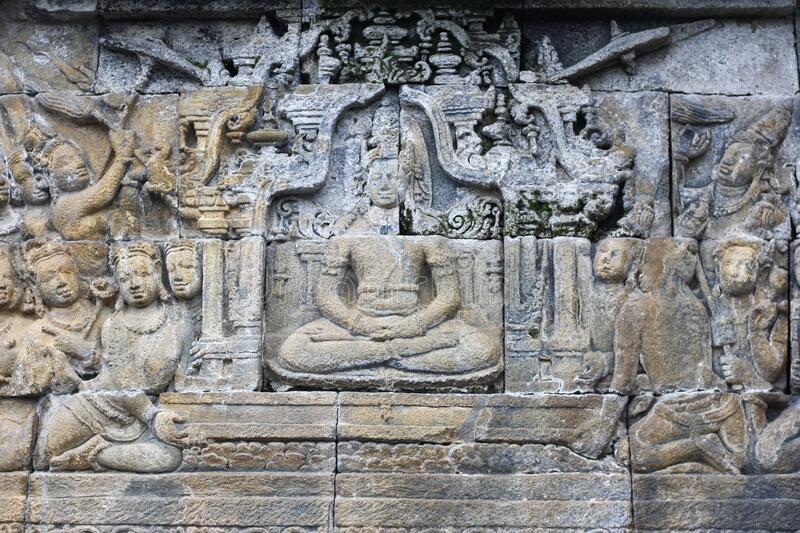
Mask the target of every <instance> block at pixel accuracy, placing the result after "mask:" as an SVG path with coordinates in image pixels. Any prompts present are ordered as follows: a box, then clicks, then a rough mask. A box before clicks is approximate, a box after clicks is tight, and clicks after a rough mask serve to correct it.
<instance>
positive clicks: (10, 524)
mask: <svg viewBox="0 0 800 533" xmlns="http://www.w3.org/2000/svg"><path fill="white" fill-rule="evenodd" d="M27 488H28V474H27V472H8V473H6V472H0V531H3V532H4V533H22V531H24V525H23V524H24V522H25V497H26V493H27Z"/></svg>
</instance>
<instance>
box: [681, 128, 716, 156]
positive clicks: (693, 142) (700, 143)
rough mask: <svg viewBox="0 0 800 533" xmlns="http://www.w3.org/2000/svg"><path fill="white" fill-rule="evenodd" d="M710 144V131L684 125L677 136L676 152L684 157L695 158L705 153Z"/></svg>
mask: <svg viewBox="0 0 800 533" xmlns="http://www.w3.org/2000/svg"><path fill="white" fill-rule="evenodd" d="M709 146H711V131H710V130H708V129H705V128H704V129H697V128H695V127H692V126H689V125H687V126H685V127H684V128H683V129H682V130H681V133H680V135H679V137H678V149H677V154H679V155H681V156H683V157H685V158H686V159H689V160H690V159H696V158H698V157H700V156H701V155H703V154H704V153H706V151H707V150H708V148H709Z"/></svg>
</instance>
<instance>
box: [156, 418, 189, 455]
mask: <svg viewBox="0 0 800 533" xmlns="http://www.w3.org/2000/svg"><path fill="white" fill-rule="evenodd" d="M185 422H186V420H185V419H184V418H183V417H181V416H179V415H177V414H175V413H168V412H166V411H159V412H158V413H156V416H155V418H154V419H153V432H154V433H155V435H156V438H157V439H158V440H160V441H161V442H163V443H166V444H171V445H172V446H177V447H179V448H181V447H184V446H186V445H188V443H189V430H188V429H186V428H183V429H179V428H178V425H179V424H183V423H185Z"/></svg>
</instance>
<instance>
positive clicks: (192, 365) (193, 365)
mask: <svg viewBox="0 0 800 533" xmlns="http://www.w3.org/2000/svg"><path fill="white" fill-rule="evenodd" d="M208 353H209V352H208V349H207V346H206V345H205V344H200V343H197V342H195V343H194V344H192V347H191V348H190V349H189V364H188V365H187V369H186V371H187V372H188V373H189V374H193V375H194V374H197V373H198V372H200V368H201V367H202V366H203V359H204V358H205V356H206V355H208Z"/></svg>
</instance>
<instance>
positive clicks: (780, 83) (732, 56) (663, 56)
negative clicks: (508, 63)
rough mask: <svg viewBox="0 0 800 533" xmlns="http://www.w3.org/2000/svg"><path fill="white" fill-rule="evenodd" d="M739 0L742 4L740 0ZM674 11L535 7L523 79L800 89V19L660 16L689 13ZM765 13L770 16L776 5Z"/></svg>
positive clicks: (726, 89)
mask: <svg viewBox="0 0 800 533" xmlns="http://www.w3.org/2000/svg"><path fill="white" fill-rule="evenodd" d="M631 4H632V5H633V3H631ZM652 4H655V2H654V3H652ZM652 4H651V6H652ZM686 4H687V6H688V5H689V4H691V5H692V6H694V5H697V6H698V7H700V6H702V4H704V2H687V3H686ZM731 4H732V7H734V8H735V7H736V4H737V2H731ZM738 4H739V5H740V7H741V5H742V4H745V2H738ZM747 4H749V3H747ZM659 5H666V4H661V3H659ZM752 5H757V4H752ZM784 7H785V6H784ZM755 9H758V8H755ZM666 11H667V10H664V11H661V12H660V13H657V12H655V10H652V9H651V10H650V13H651V15H648V14H647V12H646V11H645V10H642V11H640V10H639V9H635V10H632V11H630V12H629V13H627V14H626V13H624V11H623V12H620V11H619V10H616V11H614V12H608V13H607V14H604V13H602V11H600V10H596V11H595V14H594V16H593V17H592V20H591V21H588V20H587V19H586V18H576V17H575V14H574V13H569V12H563V13H555V14H554V13H552V12H551V13H550V14H549V15H547V16H540V15H539V14H538V13H536V12H531V13H530V14H529V15H527V17H526V18H525V19H524V25H523V26H524V28H525V31H524V36H523V57H524V60H523V67H522V68H523V69H524V70H523V71H522V74H521V79H523V80H527V79H529V78H530V77H531V76H535V77H536V78H539V79H541V78H545V79H548V80H550V81H559V80H562V79H568V80H569V81H571V82H573V83H577V84H581V85H582V84H588V85H590V86H591V87H592V89H595V90H610V91H649V90H657V91H672V92H681V93H700V94H738V95H748V94H765V95H773V94H783V95H792V94H794V93H795V91H797V87H798V76H797V69H796V66H795V63H796V57H795V54H794V50H793V48H792V43H793V42H794V40H793V35H792V34H793V24H792V20H791V18H790V17H788V16H785V15H786V14H785V13H784V16H782V17H776V18H757V19H752V20H741V19H736V18H718V19H708V18H706V19H698V18H694V19H689V21H688V22H684V21H680V20H674V18H667V17H663V18H660V17H658V16H657V15H677V16H681V15H680V14H679V12H678V11H672V12H669V13H667V12H666ZM588 12H589V11H585V12H584V13H588ZM776 14H777V15H780V13H776ZM687 15H688V16H689V17H702V16H709V15H712V16H717V15H714V14H713V13H712V10H710V9H708V10H706V11H705V13H703V10H702V8H700V9H698V10H697V13H696V14H693V15H691V14H689V13H688V12H687ZM719 16H720V17H725V16H726V15H725V14H724V13H723V14H719ZM734 16H735V14H734ZM758 16H759V17H762V16H768V11H766V10H765V11H763V12H760V13H759V14H758ZM722 43H724V44H722ZM745 51H746V52H745ZM629 53H632V55H626V54H629Z"/></svg>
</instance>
